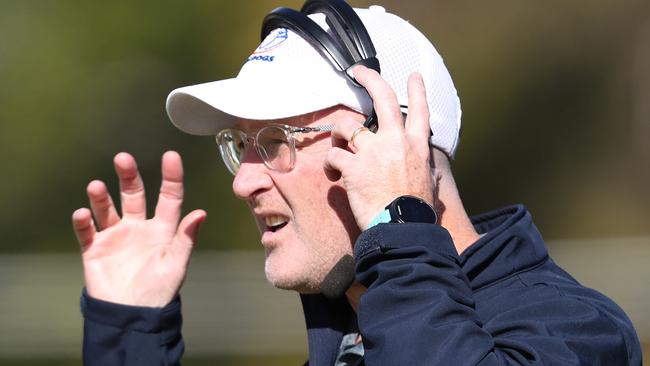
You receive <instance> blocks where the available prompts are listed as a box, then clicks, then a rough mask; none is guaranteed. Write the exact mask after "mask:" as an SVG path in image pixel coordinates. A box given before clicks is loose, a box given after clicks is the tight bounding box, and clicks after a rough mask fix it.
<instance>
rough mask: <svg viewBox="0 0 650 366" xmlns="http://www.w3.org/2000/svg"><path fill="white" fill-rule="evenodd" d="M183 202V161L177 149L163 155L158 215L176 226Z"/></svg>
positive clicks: (157, 207) (157, 206)
mask: <svg viewBox="0 0 650 366" xmlns="http://www.w3.org/2000/svg"><path fill="white" fill-rule="evenodd" d="M182 203H183V163H182V161H181V156H180V155H178V153H177V152H175V151H167V152H166V153H165V154H164V155H163V157H162V183H161V185H160V195H159V196H158V204H157V205H156V217H157V218H159V219H161V220H163V221H165V222H167V223H169V224H171V225H173V226H174V227H176V225H177V224H178V220H179V218H180V216H181V205H182Z"/></svg>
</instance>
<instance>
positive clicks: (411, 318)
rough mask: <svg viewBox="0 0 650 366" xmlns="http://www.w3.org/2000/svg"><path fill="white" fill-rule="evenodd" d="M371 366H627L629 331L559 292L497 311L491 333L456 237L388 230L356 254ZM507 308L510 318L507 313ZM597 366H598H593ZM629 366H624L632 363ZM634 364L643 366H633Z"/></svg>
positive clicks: (545, 290) (363, 241) (368, 234)
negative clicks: (462, 262)
mask: <svg viewBox="0 0 650 366" xmlns="http://www.w3.org/2000/svg"><path fill="white" fill-rule="evenodd" d="M355 260H356V275H357V280H359V281H360V282H361V283H362V284H363V285H364V286H366V287H367V288H368V290H367V292H366V293H365V294H364V295H363V296H362V298H361V302H360V305H359V314H358V322H359V329H360V332H361V334H362V335H363V344H364V349H365V355H364V359H365V362H366V365H368V366H377V365H482V366H487V365H550V364H552V365H591V364H611V365H614V364H616V365H621V364H624V363H622V361H621V360H626V359H628V355H627V348H626V344H625V341H624V337H623V336H622V334H621V330H620V329H619V327H618V326H617V325H616V324H615V322H613V321H611V320H610V319H609V318H608V317H607V316H605V315H603V314H602V313H601V312H600V310H599V309H598V308H597V307H595V306H591V305H590V304H585V303H584V302H582V301H580V300H579V299H575V298H569V297H563V296H556V294H557V293H556V292H553V291H555V290H556V289H555V288H554V287H553V286H548V287H540V289H537V288H535V289H531V290H528V289H526V290H523V291H521V292H520V293H519V295H517V297H513V298H509V297H508V298H507V299H503V297H507V296H509V295H508V293H507V291H508V289H507V288H504V291H503V292H505V294H504V293H503V292H502V293H500V294H497V295H495V297H499V296H501V297H502V299H501V300H493V301H488V303H489V306H492V307H494V308H496V310H495V313H497V314H499V315H498V316H496V317H494V319H491V320H489V324H483V322H482V319H481V318H480V317H479V315H478V313H477V311H476V309H475V298H474V297H475V294H474V293H473V291H472V289H471V287H470V284H469V281H468V279H467V276H466V275H465V273H464V272H463V271H462V269H461V267H460V265H459V257H458V255H457V253H456V250H455V247H454V245H453V242H452V239H451V237H450V236H449V234H448V232H447V231H446V230H445V229H444V228H442V227H440V226H437V225H431V224H416V223H413V224H411V223H409V224H380V225H377V226H375V227H373V228H371V229H369V230H366V231H364V232H363V233H362V234H361V235H360V237H359V238H358V239H357V242H356V245H355ZM506 304H507V305H508V306H507V307H506V306H504V308H503V309H500V308H499V307H500V306H501V305H506ZM595 359H597V360H598V361H594V360H595ZM623 362H624V361H623ZM633 364H635V363H634V362H633Z"/></svg>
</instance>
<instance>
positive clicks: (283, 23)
mask: <svg viewBox="0 0 650 366" xmlns="http://www.w3.org/2000/svg"><path fill="white" fill-rule="evenodd" d="M313 13H323V14H325V20H326V22H327V24H328V25H329V26H330V28H331V30H332V33H333V34H334V35H335V36H336V38H337V39H338V41H339V42H337V41H335V40H334V38H333V37H332V36H330V35H329V34H328V33H327V32H326V31H325V30H324V29H323V28H321V27H320V26H319V25H318V24H317V23H316V22H314V21H313V20H312V19H311V18H309V17H308V16H307V15H308V14H313ZM276 28H288V29H290V30H292V31H294V32H296V33H297V34H298V35H300V37H302V38H303V39H304V40H306V41H307V42H309V43H310V44H311V45H312V46H313V47H314V48H316V50H317V51H318V52H319V53H320V54H321V55H323V57H325V58H326V59H327V60H328V61H329V62H330V64H332V65H333V66H334V67H335V68H336V69H337V70H339V71H340V72H342V73H343V74H344V75H345V77H346V78H347V79H348V80H350V81H351V82H352V83H353V84H354V85H356V86H358V87H362V86H361V85H360V84H359V83H358V82H357V81H356V80H355V79H354V77H353V76H352V75H351V74H350V69H351V68H352V67H353V66H355V65H364V66H366V67H369V68H371V69H373V70H375V71H377V72H381V68H380V66H379V60H378V59H377V57H376V51H375V47H374V45H373V44H372V40H371V39H370V35H369V34H368V30H367V29H366V27H365V26H364V25H363V22H362V21H361V18H359V16H358V15H357V13H356V12H355V11H354V9H352V7H351V6H350V5H348V4H347V3H346V2H345V1H343V0H307V1H306V2H305V4H304V5H303V7H302V12H299V11H296V10H293V9H290V8H285V7H281V8H277V9H275V10H273V11H272V12H271V13H269V14H268V15H267V16H266V17H264V21H263V22H262V32H261V36H262V41H263V40H264V39H265V38H266V36H268V35H269V33H271V31H272V30H274V29H276ZM342 46H343V47H342ZM364 126H366V127H368V128H369V129H370V130H371V131H373V132H375V131H376V130H377V116H376V114H375V111H374V110H373V111H372V113H371V114H370V115H369V116H368V119H367V120H366V122H365V123H364Z"/></svg>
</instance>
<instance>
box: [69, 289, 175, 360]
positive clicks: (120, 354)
mask: <svg viewBox="0 0 650 366" xmlns="http://www.w3.org/2000/svg"><path fill="white" fill-rule="evenodd" d="M81 312H82V314H83V317H84V335H83V363H84V365H85V366H104V365H106V366H108V365H129V366H131V365H133V366H136V365H138V366H147V365H180V359H181V356H182V355H183V351H184V344H183V338H182V336H181V325H182V317H181V301H180V297H176V299H174V300H173V301H172V302H171V303H169V304H168V305H167V306H165V307H164V308H147V307H138V306H127V305H121V304H114V303H110V302H106V301H101V300H97V299H93V298H91V297H90V296H88V293H87V292H86V290H85V289H84V290H83V293H82V295H81Z"/></svg>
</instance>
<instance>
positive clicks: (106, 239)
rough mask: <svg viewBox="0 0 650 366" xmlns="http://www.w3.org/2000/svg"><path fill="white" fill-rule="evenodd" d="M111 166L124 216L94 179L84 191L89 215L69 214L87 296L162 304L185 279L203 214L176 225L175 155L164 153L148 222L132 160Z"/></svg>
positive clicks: (178, 179) (179, 186)
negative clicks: (117, 179) (118, 182)
mask: <svg viewBox="0 0 650 366" xmlns="http://www.w3.org/2000/svg"><path fill="white" fill-rule="evenodd" d="M114 163H115V170H116V171H117V175H118V177H119V180H120V197H121V206H122V217H121V218H120V216H119V215H118V213H117V209H116V208H115V205H114V204H113V200H112V199H111V197H110V195H109V194H108V190H107V189H106V185H105V184H104V183H103V182H101V181H92V182H90V184H88V187H87V193H88V198H89V200H90V206H91V208H92V212H91V210H89V209H87V208H81V209H78V210H76V211H75V212H74V213H73V215H72V222H73V227H74V231H75V234H76V235H77V239H78V241H79V244H80V245H81V252H82V260H83V266H84V278H85V282H86V288H87V291H88V294H89V295H90V296H91V297H93V298H96V299H100V300H104V301H110V302H113V303H119V304H125V305H137V306H150V307H162V306H165V305H166V304H168V303H169V302H170V301H171V300H172V299H173V298H174V296H176V294H177V293H178V290H179V289H180V287H181V285H182V283H183V280H184V279H185V274H186V273H187V267H188V264H189V258H190V255H191V253H192V248H193V247H194V243H195V242H196V237H197V234H198V229H199V226H200V224H201V223H202V222H203V220H204V219H205V217H206V213H205V211H203V210H195V211H192V212H190V213H189V214H187V216H185V217H184V218H183V220H182V221H180V224H179V220H180V213H181V205H182V202H183V166H182V162H181V158H180V156H179V155H178V154H177V153H176V152H173V151H169V152H167V153H165V154H164V155H163V159H162V184H161V187H160V195H159V198H158V203H157V205H156V211H155V215H154V217H153V218H151V219H147V217H146V201H145V194H144V184H143V182H142V179H141V178H140V174H139V173H138V168H137V165H136V162H135V160H134V159H133V157H132V156H131V155H129V154H127V153H120V154H117V155H116V156H115V159H114ZM93 215H94V217H95V220H93V218H92V216H93Z"/></svg>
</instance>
